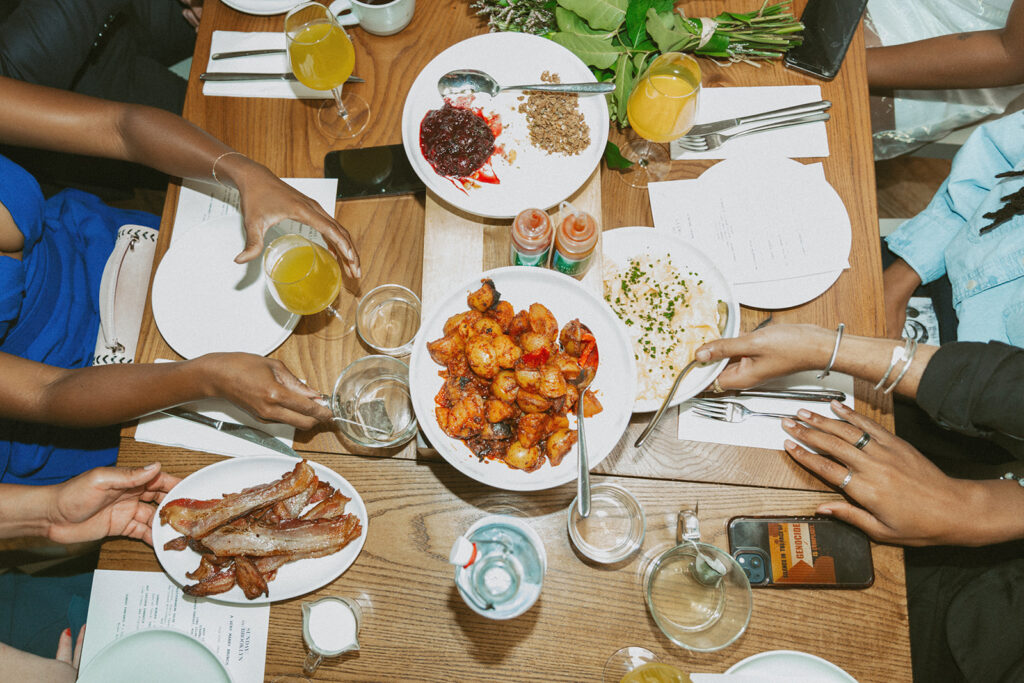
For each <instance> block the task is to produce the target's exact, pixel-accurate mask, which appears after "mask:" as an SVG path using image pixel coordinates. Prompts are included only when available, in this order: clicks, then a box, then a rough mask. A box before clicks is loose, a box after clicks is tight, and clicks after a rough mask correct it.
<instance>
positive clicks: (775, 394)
mask: <svg viewBox="0 0 1024 683" xmlns="http://www.w3.org/2000/svg"><path fill="white" fill-rule="evenodd" d="M726 394H728V395H729V396H759V397H761V398H785V399H789V400H791V401H821V402H823V403H825V402H828V401H839V402H840V403H842V402H843V401H845V400H846V394H844V393H843V392H841V391H834V390H832V389H741V390H739V391H728V392H726ZM712 396H713V397H714V398H724V397H725V395H723V394H712Z"/></svg>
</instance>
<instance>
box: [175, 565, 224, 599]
mask: <svg viewBox="0 0 1024 683" xmlns="http://www.w3.org/2000/svg"><path fill="white" fill-rule="evenodd" d="M234 587H235V568H234V566H231V567H229V568H228V569H224V570H222V571H219V572H217V573H216V574H212V575H210V576H208V577H206V578H205V579H203V580H202V581H200V582H199V583H197V584H195V585H192V586H184V587H183V588H182V589H181V591H182V592H183V593H184V594H185V595H192V596H195V597H197V598H202V597H206V596H207V595H218V594H219V593H227V592H228V591H229V590H231V589H232V588H234Z"/></svg>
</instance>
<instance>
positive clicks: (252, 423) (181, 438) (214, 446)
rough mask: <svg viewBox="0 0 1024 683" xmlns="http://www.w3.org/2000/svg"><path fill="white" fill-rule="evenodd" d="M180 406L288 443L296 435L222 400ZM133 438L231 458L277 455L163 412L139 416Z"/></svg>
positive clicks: (290, 427) (285, 428)
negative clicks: (254, 429) (256, 430)
mask: <svg viewBox="0 0 1024 683" xmlns="http://www.w3.org/2000/svg"><path fill="white" fill-rule="evenodd" d="M157 362H158V363H170V362H173V361H169V360H164V359H161V360H158V361H157ZM180 407H181V408H184V409H185V410H191V411H194V412H197V413H202V414H203V415H206V416H208V417H212V418H214V419H217V420H225V421H227V422H236V423H238V424H244V425H248V426H249V427H255V428H256V429H259V430H261V431H264V432H266V433H267V434H269V435H271V436H274V437H277V438H278V439H280V440H281V441H283V442H284V443H285V444H287V445H289V446H291V445H292V443H293V441H294V438H295V427H292V426H290V425H285V424H277V423H265V422H260V421H259V420H257V419H256V418H255V417H253V416H252V415H250V414H249V413H247V412H246V411H244V410H242V409H241V408H239V407H238V406H236V405H234V404H233V403H231V402H230V401H226V400H224V399H219V398H211V399H206V400H203V401H195V402H193V403H186V404H184V405H182V406H180ZM135 440H136V441H141V442H143V443H155V444H161V445H164V446H176V447H178V448H188V449H189V450H193V451H205V452H207V453H217V454H218V455H228V456H231V457H238V456H246V455H280V453H278V452H277V451H275V450H272V449H270V448H265V447H263V446H260V445H259V444H255V443H251V442H249V441H246V440H245V439H240V438H238V437H237V436H231V435H230V434H225V433H223V432H221V431H218V430H216V429H214V428H213V427H207V426H206V425H201V424H199V423H197V422H192V421H191V420H186V419H184V418H180V417H174V416H172V415H165V414H163V413H153V414H151V415H146V416H144V417H142V418H140V419H139V426H138V428H137V429H136V430H135Z"/></svg>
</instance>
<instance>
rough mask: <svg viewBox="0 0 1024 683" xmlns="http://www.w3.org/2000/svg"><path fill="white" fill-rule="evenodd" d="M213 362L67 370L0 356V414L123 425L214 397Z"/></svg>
mask: <svg viewBox="0 0 1024 683" xmlns="http://www.w3.org/2000/svg"><path fill="white" fill-rule="evenodd" d="M215 358H216V357H211V356H204V357H203V358H199V359H196V360H191V361H182V362H179V363H156V364H139V365H134V364H131V365H105V366H96V367H90V368H81V369H75V370H67V369H63V368H54V367H52V366H47V365H43V364H41V363H34V362H32V361H27V360H24V359H21V358H17V357H15V356H10V355H3V357H2V359H0V360H2V361H3V362H2V365H0V368H2V370H3V373H4V375H5V381H4V382H3V383H2V384H0V406H3V408H2V410H0V413H2V415H3V417H7V418H10V419H15V420H22V421H26V422H46V423H49V424H59V425H69V426H76V427H86V426H98V425H107V424H117V423H120V422H125V421H127V420H130V419H133V418H135V417H138V416H139V415H144V414H146V413H150V412H153V411H155V410H159V409H161V408H166V407H167V406H171V405H176V404H179V403H184V402H187V401H193V400H197V399H201V398H206V397H209V396H212V395H215V394H216V393H217V392H216V390H215V388H214V386H213V383H214V381H215V380H213V379H212V378H213V377H214V374H213V372H212V371H213V369H214V368H215V367H216V359H215Z"/></svg>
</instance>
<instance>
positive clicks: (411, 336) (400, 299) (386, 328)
mask: <svg viewBox="0 0 1024 683" xmlns="http://www.w3.org/2000/svg"><path fill="white" fill-rule="evenodd" d="M419 329H420V298H419V297H418V296H416V294H415V293H414V292H413V291H412V290H410V289H409V288H408V287H403V286H402V285H380V286H379V287H374V288H373V289H371V290H370V291H369V292H367V293H366V294H364V295H363V298H362V299H360V300H359V305H358V306H357V307H356V332H358V333H359V338H360V339H362V340H363V343H364V344H366V345H367V346H369V347H370V348H371V349H373V350H374V351H376V352H377V353H383V354H385V355H388V356H408V355H409V352H410V351H412V344H413V341H414V340H415V339H416V332H418V331H419Z"/></svg>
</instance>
